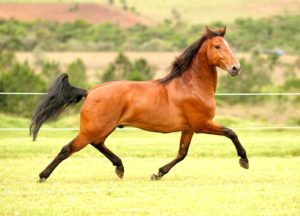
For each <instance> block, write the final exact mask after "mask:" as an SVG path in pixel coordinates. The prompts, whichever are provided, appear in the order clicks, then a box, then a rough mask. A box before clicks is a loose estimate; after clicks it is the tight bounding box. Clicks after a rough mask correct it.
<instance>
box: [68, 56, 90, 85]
mask: <svg viewBox="0 0 300 216" xmlns="http://www.w3.org/2000/svg"><path fill="white" fill-rule="evenodd" d="M66 72H67V74H68V75H69V80H70V83H71V84H72V85H74V86H78V87H82V88H86V87H87V86H88V79H87V74H86V66H85V65H84V63H83V61H82V60H81V59H77V60H76V61H74V62H72V63H71V64H69V65H68V67H67V70H66Z"/></svg>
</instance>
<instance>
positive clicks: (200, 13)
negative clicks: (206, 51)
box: [0, 0, 300, 23]
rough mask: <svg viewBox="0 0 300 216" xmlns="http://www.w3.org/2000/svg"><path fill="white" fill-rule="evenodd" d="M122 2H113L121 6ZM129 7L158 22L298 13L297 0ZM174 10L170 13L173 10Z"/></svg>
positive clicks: (172, 1) (156, 2) (178, 0)
mask: <svg viewBox="0 0 300 216" xmlns="http://www.w3.org/2000/svg"><path fill="white" fill-rule="evenodd" d="M0 2H22V3H28V2H35V3H36V2H38V3H45V2H59V3H65V2H68V3H70V2H71V3H74V2H75V3H76V2H79V3H87V1H85V0H29V1H27V0H0ZM88 2H96V3H108V1H107V0H89V1H88ZM120 2H121V1H115V4H117V5H118V6H120ZM126 2H127V5H128V8H131V7H135V10H136V11H137V12H138V13H139V14H141V15H143V16H146V17H149V18H150V19H152V20H154V21H157V22H161V21H162V20H163V19H165V18H169V19H170V18H172V16H173V15H172V13H174V11H176V12H175V13H178V14H179V16H180V18H181V19H182V20H184V21H186V22H188V23H210V22H214V21H223V22H226V23H228V22H232V21H234V20H235V19H236V18H241V17H244V18H246V17H253V18H259V17H267V16H272V15H285V14H295V13H298V12H299V9H300V1H299V0H264V1H261V0H253V1H248V0H210V1H198V0H189V1H183V0H164V1H161V0H151V1H150V0H146V1H140V0H127V1H126ZM172 11H173V12H172Z"/></svg>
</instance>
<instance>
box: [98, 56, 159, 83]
mask: <svg viewBox="0 0 300 216" xmlns="http://www.w3.org/2000/svg"><path fill="white" fill-rule="evenodd" d="M153 75H154V74H153V71H152V70H151V67H150V66H149V65H148V63H147V61H146V60H145V59H137V60H136V61H134V62H133V63H132V62H131V61H130V60H129V59H128V58H127V57H126V56H125V55H124V54H123V53H122V52H121V53H119V54H118V56H117V58H116V59H115V60H114V62H112V63H110V64H109V66H108V67H107V69H106V70H105V72H104V74H103V75H102V77H101V79H102V81H103V82H107V81H112V80H124V79H125V80H136V81H142V80H149V79H151V78H152V77H153Z"/></svg>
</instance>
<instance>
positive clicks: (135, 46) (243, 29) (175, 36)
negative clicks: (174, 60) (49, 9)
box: [0, 16, 300, 54]
mask: <svg viewBox="0 0 300 216" xmlns="http://www.w3.org/2000/svg"><path fill="white" fill-rule="evenodd" d="M299 23H300V16H276V17H271V18H262V19H258V20H254V19H237V20H236V21H235V22H234V23H232V24H229V27H228V34H227V38H228V40H229V41H230V42H231V43H232V45H233V46H234V48H235V49H237V50H239V51H249V50H251V49H253V48H254V49H261V50H264V49H282V50H284V51H285V52H288V53H297V54H299V53H300V43H299V38H300V25H299ZM223 25H224V23H220V22H218V23H211V24H209V26H211V27H216V26H218V27H220V26H223ZM204 28H205V27H204V25H202V24H201V25H192V26H191V25H186V24H184V23H182V22H180V19H179V20H177V21H174V22H171V21H170V20H165V21H164V22H163V23H161V24H159V25H157V26H154V27H145V26H141V25H137V26H134V27H131V28H126V29H124V28H121V27H119V26H117V25H114V24H98V25H93V24H89V23H87V22H85V21H80V20H79V21H75V22H72V23H63V24H58V23H54V22H47V21H35V22H30V23H28V22H21V21H17V20H1V21H0V48H1V49H9V50H13V51H17V50H18V51H20V50H22V51H33V50H35V49H40V50H45V51H65V50H71V51H83V50H84V51H100V50H101V51H103V50H104V51H108V50H111V51H112V50H113V51H121V50H142V51H147V50H148V51H149V50H151V51H177V50H181V49H183V48H184V47H186V46H187V45H188V44H190V43H191V42H193V41H195V40H196V39H197V38H198V37H199V36H200V34H201V32H203V30H204Z"/></svg>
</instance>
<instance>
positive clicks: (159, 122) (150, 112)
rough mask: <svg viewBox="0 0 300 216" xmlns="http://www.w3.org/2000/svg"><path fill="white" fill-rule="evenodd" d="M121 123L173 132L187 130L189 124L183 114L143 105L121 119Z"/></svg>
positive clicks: (145, 128)
mask: <svg viewBox="0 0 300 216" xmlns="http://www.w3.org/2000/svg"><path fill="white" fill-rule="evenodd" d="M122 124H124V125H129V126H133V127H137V128H141V129H143V130H147V131H153V132H162V133H168V132H174V131H183V130H188V129H189V126H188V124H187V121H186V120H185V118H184V117H183V116H181V115H180V114H178V113H176V112H175V111H171V110H170V109H164V108H162V107H159V108H154V107H153V109H151V108H150V107H145V108H144V109H139V110H138V111H136V112H134V114H133V115H131V116H128V117H127V118H126V119H124V120H123V121H122Z"/></svg>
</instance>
